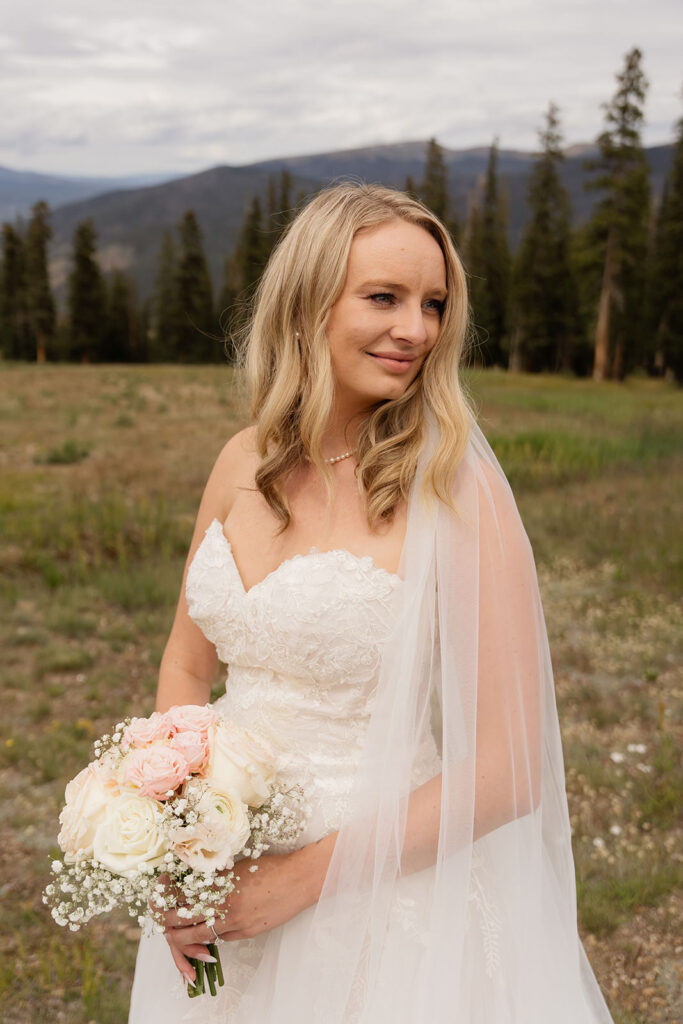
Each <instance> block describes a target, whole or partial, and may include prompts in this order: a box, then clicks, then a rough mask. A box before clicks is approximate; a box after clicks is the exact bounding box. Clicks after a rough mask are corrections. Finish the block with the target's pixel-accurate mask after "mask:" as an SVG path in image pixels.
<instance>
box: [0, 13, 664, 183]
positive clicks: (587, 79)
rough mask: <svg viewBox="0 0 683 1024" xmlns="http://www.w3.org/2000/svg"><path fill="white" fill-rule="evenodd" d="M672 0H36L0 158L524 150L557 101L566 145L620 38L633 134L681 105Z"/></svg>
mask: <svg viewBox="0 0 683 1024" xmlns="http://www.w3.org/2000/svg"><path fill="white" fill-rule="evenodd" d="M678 17H679V15H678V4H677V2H676V3H674V0H652V2H651V3H650V4H649V6H648V17H647V18H645V17H644V16H643V8H642V4H641V3H640V0H638V2H636V0H600V2H598V3H596V2H595V0H572V2H570V0H505V2H503V0H500V2H498V3H496V2H494V0H422V2H420V3H415V2H414V0H327V2H326V3H325V4H323V3H321V2H320V0H318V2H316V3H313V2H312V0H290V2H287V3H284V2H282V0H261V2H259V3H258V4H251V5H249V6H247V5H242V4H236V3H233V4H221V5H217V4H216V3H215V2H213V0H195V2H194V3H193V4H191V5H187V4H185V3H178V2H176V0H168V2H166V3H164V4H162V3H161V2H160V0H146V2H145V3H144V4H140V2H139V0H137V2H132V0H117V3H116V5H113V4H108V2H107V0H102V2H101V3H100V4H99V5H97V7H93V5H92V3H91V0H89V2H88V3H85V2H82V0H63V2H62V4H61V5H60V6H59V7H55V6H54V5H53V4H51V3H49V2H48V0H35V2H34V3H33V5H32V6H31V7H30V8H28V7H27V8H26V9H14V10H13V21H12V27H11V28H5V29H4V31H3V33H2V34H0V90H1V93H2V96H3V107H4V113H3V123H2V127H1V128H0V163H6V164H10V165H12V166H26V167H31V168H33V169H41V170H55V171H59V170H62V171H67V172H71V173H101V172H105V171H106V172H107V173H124V172H137V171H146V170H173V169H178V170H191V169H199V168H202V167H204V166H207V165H209V164H212V163H218V162H225V163H242V162H248V161H251V160H257V159H262V158H266V157H269V156H279V155H286V154H295V153H298V152H314V151H316V150H326V149H331V148H342V147H350V146H354V145H366V144H371V143H376V142H390V141H400V140H404V139H415V138H426V137H429V136H431V135H436V136H437V137H438V138H439V139H440V141H441V142H443V143H444V144H445V145H449V146H454V147H461V146H468V145H483V144H487V143H488V142H489V141H490V139H491V138H492V137H493V135H498V136H499V137H500V139H501V144H502V145H504V146H509V147H520V148H522V147H524V148H531V147H533V146H535V143H536V131H537V128H538V125H539V123H540V121H541V118H542V114H543V111H544V110H545V108H546V107H547V103H548V101H549V100H550V99H551V98H552V99H554V100H555V101H556V102H557V103H559V105H560V108H561V112H562V117H563V125H564V131H565V137H566V139H567V141H568V142H570V143H571V142H576V141H586V140H590V139H592V138H594V137H595V135H596V134H597V132H598V131H599V130H600V129H601V127H602V114H601V110H600V103H601V102H603V101H605V100H607V99H609V97H610V96H611V94H612V93H613V91H614V76H615V74H616V72H617V71H618V70H619V69H620V66H621V63H622V60H623V55H624V53H625V52H626V51H627V50H628V49H630V48H631V47H632V46H633V45H636V44H638V45H641V47H642V48H643V50H644V52H645V66H646V71H647V73H648V76H649V78H650V79H651V82H652V87H651V90H650V94H649V97H648V106H647V111H648V127H647V130H646V134H645V138H646V140H648V141H659V140H662V139H665V138H668V137H671V134H672V126H673V122H674V121H675V120H676V119H677V117H678V116H679V106H680V100H679V89H680V85H681V82H680V64H679V56H678V50H677V47H676V34H675V33H674V32H672V31H671V27H670V26H671V25H673V24H675V23H677V21H678Z"/></svg>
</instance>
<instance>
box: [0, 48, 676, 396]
mask: <svg viewBox="0 0 683 1024" xmlns="http://www.w3.org/2000/svg"><path fill="white" fill-rule="evenodd" d="M647 89H648V82H647V78H646V75H645V71H644V68H643V58H642V53H641V52H640V50H639V49H637V48H634V49H633V50H631V51H630V52H629V53H628V54H626V56H625V58H624V63H623V67H622V68H621V70H620V71H619V73H618V74H617V76H616V87H615V91H614V94H613V96H612V98H611V99H610V100H609V101H608V102H606V103H604V104H603V110H604V127H603V130H602V132H601V133H600V135H599V136H598V138H597V140H596V150H595V155H594V156H593V157H592V158H591V160H590V162H588V163H587V165H586V170H587V171H588V172H589V180H588V183H587V187H588V188H589V189H590V190H591V192H592V193H594V200H595V201H594V203H593V206H592V213H591V215H590V217H589V218H588V219H587V220H585V221H584V222H583V223H578V224H575V222H574V219H573V217H572V209H571V202H570V199H569V195H568V192H567V190H566V188H565V187H564V186H563V184H562V179H561V168H562V162H563V160H564V159H565V157H564V154H563V136H562V125H561V112H560V110H559V109H558V107H557V105H556V104H554V103H552V102H551V103H550V104H549V105H548V108H547V110H546V111H545V112H544V114H543V119H542V123H541V126H540V129H539V133H538V134H539V148H538V152H537V153H536V155H535V157H534V165H533V169H532V172H531V174H530V177H529V181H528V189H527V195H526V204H527V220H526V224H525V227H524V230H523V234H522V237H521V240H520V241H519V244H518V245H517V246H516V249H515V251H512V250H511V247H510V243H509V232H508V223H507V196H506V185H505V178H504V176H502V175H501V174H500V173H499V168H498V143H497V140H494V141H493V143H492V144H491V147H490V150H489V156H488V166H487V170H486V174H485V175H484V176H483V177H482V180H481V181H480V182H479V183H478V187H477V189H476V190H475V193H474V194H473V195H472V196H471V197H470V200H469V203H468V208H467V211H466V216H465V217H462V216H461V215H459V211H457V210H456V208H455V203H454V202H453V201H452V197H451V196H449V187H448V174H447V168H446V165H445V162H444V156H443V150H442V148H441V146H440V145H439V143H438V142H437V140H436V139H431V140H430V141H429V143H428V146H427V150H426V159H425V165H424V170H423V174H422V178H421V180H419V181H415V180H413V179H412V178H411V177H409V178H407V179H406V181H405V190H406V191H407V192H409V193H411V194H412V195H414V196H416V197H417V198H419V199H420V200H421V201H422V202H423V203H425V205H427V206H428V207H429V208H430V209H431V210H433V211H434V213H435V214H437V216H439V217H440V218H441V219H442V220H443V222H444V223H445V224H446V225H447V227H448V229H449V231H450V232H451V235H452V237H453V239H454V242H455V244H456V246H457V248H458V250H459V252H460V253H461V256H462V259H463V261H464V264H465V267H466V270H467V273H468V276H469V281H470V303H471V309H472V321H473V332H472V350H471V362H472V363H474V364H475V365H480V366H498V367H500V368H503V369H507V370H510V371H524V372H531V373H535V372H550V373H566V374H575V375H579V376H592V377H593V378H594V379H596V380H607V379H614V380H623V379H624V378H625V377H626V376H627V375H629V374H632V373H645V374H648V375H653V376H667V377H669V378H671V379H675V380H677V381H679V382H680V381H681V379H683V118H681V120H680V121H679V122H678V125H677V127H676V139H675V144H674V149H673V159H672V163H671V167H670V170H669V173H668V176H667V178H666V181H665V184H664V189H663V192H662V194H661V196H655V195H653V194H652V190H651V183H650V177H649V168H648V163H647V159H646V156H645V151H644V147H643V142H642V129H643V125H644V118H645V102H646V97H647ZM293 193H294V185H293V181H292V177H291V174H290V172H289V171H288V170H286V169H283V170H281V171H280V173H279V174H272V175H271V176H270V177H269V180H268V187H267V190H266V193H265V194H263V195H259V194H255V195H253V196H252V197H251V198H250V200H249V202H248V203H247V205H246V209H245V211H244V219H243V223H242V226H241V230H240V232H239V237H238V239H237V244H236V246H235V247H234V250H233V251H232V252H229V253H226V254H225V260H224V266H223V272H222V276H221V280H220V281H218V282H216V281H213V280H212V276H211V273H210V269H209V265H208V262H207V258H206V255H205V251H204V244H203V238H202V231H201V228H200V225H199V221H198V218H197V216H196V213H195V211H193V210H192V209H188V210H186V212H185V213H184V214H183V216H182V218H181V220H180V222H179V223H178V224H177V225H176V226H175V228H174V229H173V230H170V231H167V232H166V233H165V234H164V236H163V238H162V242H161V245H160V248H159V252H158V259H157V273H156V280H155V284H154V288H153V291H152V294H151V295H150V296H149V297H147V298H144V300H142V299H141V298H140V297H139V295H138V292H137V288H136V284H135V281H134V280H133V277H132V276H131V275H130V274H129V273H127V272H126V271H123V270H120V269H114V270H111V271H109V272H108V273H105V272H104V271H103V269H102V266H101V261H100V260H98V239H97V231H96V226H95V224H94V222H93V221H92V220H91V219H84V220H82V221H81V222H79V223H78V224H77V226H76V229H75V230H74V232H73V237H72V241H71V254H70V262H69V269H68V278H67V282H66V289H65V294H64V298H63V301H61V302H60V303H59V304H58V303H57V301H56V299H55V294H54V290H53V288H52V286H51V282H50V274H49V269H48V268H49V247H50V239H51V223H50V220H51V215H50V209H49V208H48V206H47V204H46V203H45V202H42V201H41V202H38V203H36V204H35V205H34V206H33V208H32V211H31V215H30V218H29V219H28V221H27V222H26V223H23V222H21V221H17V222H15V223H5V224H4V225H3V226H2V251H1V255H0V355H2V357H3V358H5V359H14V360H29V361H30V360H33V361H38V362H44V361H46V360H61V361H76V362H174V363H177V362H185V363H206V362H224V361H225V360H226V358H227V360H228V361H232V360H233V359H234V351H233V348H232V343H231V337H232V330H233V329H234V327H235V325H236V324H238V323H239V322H240V320H241V318H242V317H243V316H244V314H245V312H246V310H247V309H248V304H249V299H250V297H251V296H252V295H253V292H254V289H255V286H256V284H257V282H258V279H259V276H260V274H261V272H262V270H263V268H264V267H265V265H266V263H267V260H268V257H269V255H270V253H271V252H272V250H273V248H274V246H275V245H276V244H277V242H278V239H279V238H280V236H281V235H282V232H283V231H285V230H286V228H287V225H288V223H289V222H290V220H291V219H292V218H293V216H294V215H295V213H296V211H297V209H298V208H299V207H300V205H301V204H302V203H304V202H305V201H306V199H307V198H309V195H307V194H304V193H302V192H301V191H298V192H297V194H293Z"/></svg>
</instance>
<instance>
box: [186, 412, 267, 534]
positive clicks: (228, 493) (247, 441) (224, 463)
mask: <svg viewBox="0 0 683 1024" xmlns="http://www.w3.org/2000/svg"><path fill="white" fill-rule="evenodd" d="M258 461H259V459H258V452H257V451H256V427H255V426H249V427H245V428H244V429H243V430H239V431H238V432H237V433H236V434H233V435H232V437H231V438H230V439H229V440H228V441H226V443H225V444H224V445H223V448H222V449H221V451H220V452H219V454H218V458H217V459H216V461H215V463H214V466H213V469H212V470H211V474H210V476H209V479H208V481H207V484H206V488H205V490H204V496H203V498H202V506H201V508H200V519H201V520H204V519H207V518H208V519H211V518H216V519H219V520H220V521H221V522H224V521H225V519H226V518H227V516H228V513H229V512H230V509H231V508H232V505H233V502H234V500H235V497H236V495H237V493H238V491H239V490H240V489H241V488H244V487H252V486H253V481H254V472H255V469H256V466H257V465H258Z"/></svg>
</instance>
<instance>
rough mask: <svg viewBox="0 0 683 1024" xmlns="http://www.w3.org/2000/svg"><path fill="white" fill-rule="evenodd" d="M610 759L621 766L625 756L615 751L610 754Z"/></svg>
mask: <svg viewBox="0 0 683 1024" xmlns="http://www.w3.org/2000/svg"><path fill="white" fill-rule="evenodd" d="M610 758H611V760H612V761H614V763H615V764H621V762H622V761H623V760H624V755H623V754H622V753H621V751H619V750H613V751H612V753H611V754H610Z"/></svg>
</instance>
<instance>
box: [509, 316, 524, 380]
mask: <svg viewBox="0 0 683 1024" xmlns="http://www.w3.org/2000/svg"><path fill="white" fill-rule="evenodd" d="M508 370H509V372H510V373H521V372H522V331H521V329H520V327H519V324H518V325H517V326H516V327H515V328H514V329H513V331H512V340H511V342H510V359H509V362H508Z"/></svg>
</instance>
